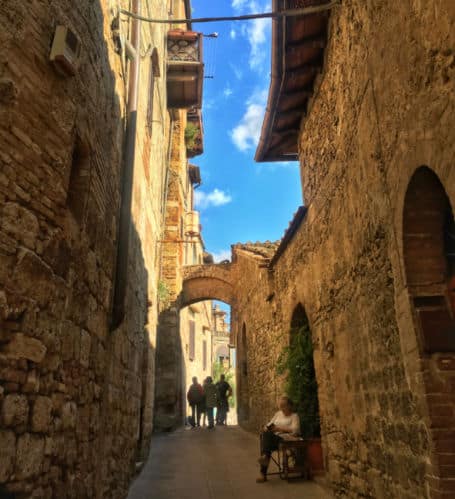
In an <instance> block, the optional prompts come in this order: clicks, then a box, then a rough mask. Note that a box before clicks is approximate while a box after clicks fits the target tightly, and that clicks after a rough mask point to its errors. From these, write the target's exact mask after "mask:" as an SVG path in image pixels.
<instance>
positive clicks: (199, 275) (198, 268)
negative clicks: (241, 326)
mask: <svg viewBox="0 0 455 499" xmlns="http://www.w3.org/2000/svg"><path fill="white" fill-rule="evenodd" d="M230 269H231V266H230V265H222V264H218V265H217V264H214V265H191V266H189V267H187V268H186V269H185V271H184V276H183V287H182V292H181V295H180V303H179V305H180V307H181V308H183V307H186V306H187V305H191V304H192V303H196V302H198V301H202V300H219V301H223V302H225V303H228V304H229V305H231V304H232V302H233V301H234V289H233V285H232V282H231V279H232V278H231V273H230Z"/></svg>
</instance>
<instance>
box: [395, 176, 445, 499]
mask: <svg viewBox="0 0 455 499" xmlns="http://www.w3.org/2000/svg"><path fill="white" fill-rule="evenodd" d="M454 249H455V223H454V219H453V210H452V206H451V204H450V200H449V198H448V196H447V193H446V190H445V189H444V186H443V185H442V183H441V181H440V179H439V178H438V176H437V175H436V174H435V173H434V172H433V171H432V170H431V169H430V168H428V167H426V166H422V167H420V168H418V169H417V170H416V171H415V172H414V174H413V175H412V177H411V179H410V181H409V184H408V188H407V190H406V195H405V202H404V208H403V260H404V268H405V278H406V284H407V288H406V289H407V294H408V298H409V302H410V306H411V312H412V320H413V325H414V333H415V335H416V338H415V340H416V344H417V351H415V353H414V355H416V356H418V359H416V360H417V361H416V362H415V363H414V365H416V366H419V367H418V368H419V369H421V374H422V379H423V385H422V386H423V390H424V393H419V394H418V396H419V397H420V399H421V400H422V401H423V403H422V405H423V406H424V408H425V412H426V413H427V428H428V433H429V435H430V439H431V441H430V456H431V465H429V466H428V467H427V472H426V480H427V484H428V489H429V497H449V496H451V494H453V488H452V487H453V481H454V479H455V466H454V464H455V438H454V435H455V419H454V415H455V385H454V379H453V370H454V369H455V321H454V310H453V309H452V307H451V301H452V300H451V299H453V289H452V288H453V287H455V286H454V282H453V280H454V276H455V250H454ZM406 333H407V331H406V330H403V331H402V334H403V335H406ZM408 374H409V375H410V376H411V378H412V377H415V376H416V374H417V373H416V372H411V373H408Z"/></svg>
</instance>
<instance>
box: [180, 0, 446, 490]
mask: <svg viewBox="0 0 455 499" xmlns="http://www.w3.org/2000/svg"><path fill="white" fill-rule="evenodd" d="M303 3H305V2H303ZM308 3H311V2H308ZM324 3H325V2H313V4H324ZM275 4H280V2H275ZM275 4H274V6H277V5H275ZM301 4H302V3H301V2H300V3H299V6H301ZM320 16H321V18H318V19H314V18H313V19H309V18H307V19H306V20H305V21H304V24H303V27H302V25H300V27H299V29H296V26H298V25H297V24H295V23H296V21H286V22H287V23H289V24H283V23H280V24H278V23H277V24H276V25H275V26H274V30H275V32H274V36H275V38H274V40H282V39H283V37H286V36H288V35H289V36H295V37H297V36H300V39H297V38H296V39H294V40H292V39H289V38H288V39H287V42H288V43H286V44H283V45H280V46H281V47H290V48H289V52H288V53H285V54H283V53H281V54H280V58H281V59H280V60H278V61H277V63H279V64H281V66H280V67H285V68H289V67H291V69H290V70H289V71H290V72H292V71H294V73H293V77H291V76H292V75H291V73H289V74H288V75H287V76H286V75H280V76H281V77H283V78H284V80H283V81H284V82H285V84H286V85H291V84H296V81H297V78H299V77H300V76H301V75H306V76H305V78H306V77H307V76H308V72H309V73H311V75H312V76H314V79H313V80H311V79H308V80H305V82H306V83H305V84H306V85H307V86H306V89H305V87H302V89H297V88H294V93H293V94H292V91H291V90H290V89H289V88H287V89H286V91H287V94H286V96H284V97H285V98H286V99H289V98H291V96H292V97H293V98H294V97H295V96H296V95H300V96H303V95H305V96H309V100H308V102H306V103H304V107H305V109H304V110H302V111H300V115H299V117H298V130H297V133H295V131H294V128H291V129H289V130H286V126H289V123H290V121H286V120H291V117H292V119H293V118H294V116H295V115H296V112H297V109H296V108H295V109H294V110H293V113H291V111H292V109H291V111H289V112H286V110H285V108H284V103H285V101H282V100H279V99H282V96H280V95H275V97H274V98H273V99H272V101H269V106H268V109H269V110H270V113H271V116H272V115H273V116H275V118H273V117H271V118H270V120H271V121H270V123H271V133H270V135H268V129H267V126H265V128H263V135H262V137H261V143H260V147H261V148H262V151H266V152H267V154H268V155H269V156H268V157H269V159H270V158H272V159H282V158H279V157H278V156H279V155H280V154H283V155H284V156H285V155H286V153H288V154H289V155H292V154H294V152H295V153H297V154H298V157H299V159H300V172H301V178H302V188H303V196H304V199H305V207H302V208H300V209H299V210H298V212H297V213H296V216H295V218H294V220H293V221H292V223H291V225H290V227H289V229H288V230H287V232H286V233H285V236H284V238H283V240H282V241H281V242H280V243H278V244H264V245H261V244H247V245H234V246H233V259H232V264H230V265H225V266H221V265H218V266H212V265H211V266H206V267H205V268H204V267H197V268H196V267H195V268H193V269H188V270H187V273H186V275H185V281H184V286H183V294H184V300H187V301H192V300H196V299H197V297H198V296H207V294H210V296H211V297H212V298H216V297H217V298H218V299H224V300H225V301H227V302H228V303H230V304H231V305H232V339H233V340H235V342H236V347H237V360H238V362H237V366H238V367H237V376H238V387H239V388H238V389H239V393H238V398H239V421H240V423H241V424H242V425H243V426H245V427H247V428H250V429H257V428H259V427H260V426H261V425H262V424H263V422H264V417H265V416H264V415H266V414H271V413H273V411H274V410H275V404H276V397H277V396H278V395H280V394H281V393H282V390H283V379H282V378H280V376H278V375H277V373H276V371H275V369H274V366H275V365H276V362H277V359H278V357H279V355H280V352H281V351H282V349H283V347H285V346H286V345H287V344H288V343H289V331H290V329H291V323H292V318H293V314H294V312H295V310H296V309H299V310H304V311H305V313H306V315H307V318H308V321H309V324H310V328H311V333H312V340H313V347H314V362H315V368H316V379H317V383H318V397H319V408H320V418H321V432H322V446H323V451H324V456H325V467H326V472H327V478H328V479H329V481H330V484H331V486H332V488H333V490H334V492H335V494H336V496H337V497H371V498H386V497H394V498H395V497H397V498H409V499H411V498H416V497H419V498H445V499H449V498H450V497H453V495H454V493H455V488H454V487H455V485H454V483H455V466H454V465H455V426H454V424H455V399H454V393H455V390H454V388H455V387H454V380H455V370H454V369H455V345H454V334H455V327H454V312H455V310H454V307H453V294H454V289H453V281H454V279H453V275H454V273H455V272H454V270H455V269H454V261H453V254H454V253H455V252H454V247H453V235H454V233H455V230H454V222H453V207H454V206H455V168H454V165H453V158H454V141H453V129H454V125H455V123H454V116H455V114H454V99H453V81H454V77H455V75H454V55H453V45H454V41H455V40H454V33H455V30H454V24H455V11H454V5H453V2H450V1H448V0H439V1H435V2H431V3H422V2H416V1H413V0H406V1H403V2H393V1H384V2H361V1H358V0H349V1H343V2H342V4H341V5H337V6H334V7H333V8H332V10H331V12H330V16H328V15H327V13H325V14H320ZM292 23H294V24H292ZM283 25H285V26H286V30H288V31H289V33H284V34H283V33H280V32H277V31H276V30H277V29H284V28H283ZM280 26H281V27H280ZM430 27H431V28H430ZM305 30H307V31H305ZM311 31H312V32H311ZM303 35H305V36H303ZM321 36H325V39H323V40H321ZM280 37H281V38H280ZM321 48H322V50H321ZM316 50H317V51H318V52H316ZM299 51H303V52H299ZM305 51H306V52H305ZM272 52H273V48H272ZM292 57H295V58H296V60H298V59H299V57H300V59H299V64H300V66H296V67H295V69H292V64H294V62H293V60H292ZM319 57H322V59H318V58H319ZM283 58H284V61H283ZM312 58H313V59H312ZM302 61H304V62H305V61H306V62H305V64H302ZM283 62H284V63H283ZM321 62H322V65H321V72H320V73H318V71H317V70H316V71H315V68H316V67H317V66H318V64H320V63H321ZM305 71H306V72H307V73H305ZM272 76H276V73H274V69H273V67H272ZM287 77H289V80H285V78H287ZM293 78H294V79H293ZM308 81H310V82H311V83H310V86H308ZM303 84H304V83H302V85H303ZM277 87H278V88H280V85H279V84H278V85H277ZM281 88H283V86H282V87H281ZM299 92H300V94H299ZM295 98H297V97H295ZM277 103H278V104H279V103H283V108H281V109H280V110H279V112H278V111H277V112H275V111H276V107H273V106H276V105H277ZM287 103H288V104H289V101H287ZM276 117H278V118H276ZM266 119H267V118H266ZM273 119H279V120H282V121H281V122H280V123H278V125H276V123H275V122H273ZM292 126H293V127H294V126H295V125H292ZM274 127H275V128H274ZM277 136H278V137H281V138H280V140H282V142H281V143H280V142H277V141H276V139H277ZM290 137H291V138H292V137H295V141H294V142H293V141H292V140H290ZM267 148H268V149H267ZM267 154H266V155H267ZM274 155H275V156H274ZM204 289H205V290H209V292H207V291H205V292H204V291H203V290H204ZM450 303H452V307H451V306H450Z"/></svg>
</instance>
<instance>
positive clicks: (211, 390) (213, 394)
mask: <svg viewBox="0 0 455 499" xmlns="http://www.w3.org/2000/svg"><path fill="white" fill-rule="evenodd" d="M217 391H218V390H217V389H216V386H215V385H214V384H213V379H212V377H211V376H208V377H207V383H206V385H205V387H204V395H205V407H206V411H207V419H208V423H209V425H208V428H209V429H210V430H211V429H212V428H214V424H213V409H214V408H215V407H216V403H217V399H218V396H217V395H218V394H217Z"/></svg>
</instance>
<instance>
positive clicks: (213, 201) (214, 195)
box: [194, 188, 232, 210]
mask: <svg viewBox="0 0 455 499" xmlns="http://www.w3.org/2000/svg"><path fill="white" fill-rule="evenodd" d="M231 201H232V197H231V196H230V195H229V194H226V193H225V192H224V191H221V190H220V189H216V188H215V189H213V191H211V192H208V193H207V192H204V191H200V190H197V191H195V192H194V204H195V205H196V207H197V208H200V209H201V210H203V209H204V208H208V207H209V206H223V205H224V204H228V203H230V202H231Z"/></svg>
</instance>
